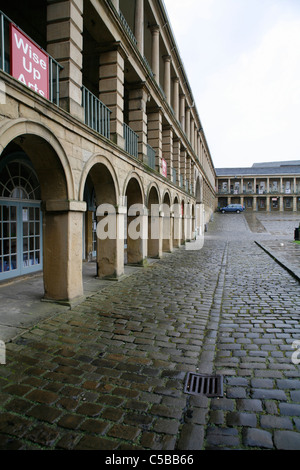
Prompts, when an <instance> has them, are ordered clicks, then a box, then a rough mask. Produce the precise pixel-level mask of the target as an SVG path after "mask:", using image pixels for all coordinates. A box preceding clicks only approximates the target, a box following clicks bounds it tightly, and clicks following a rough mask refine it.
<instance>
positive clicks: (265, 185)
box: [216, 160, 300, 212]
mask: <svg viewBox="0 0 300 470" xmlns="http://www.w3.org/2000/svg"><path fill="white" fill-rule="evenodd" d="M216 174H217V179H216V185H217V206H218V207H223V206H226V205H227V204H243V205H244V206H245V208H246V210H247V211H267V212H275V211H279V212H280V211H285V212H288V211H294V212H296V211H300V161H299V160H295V161H287V162H271V163H255V164H254V165H253V166H252V167H250V168H216Z"/></svg>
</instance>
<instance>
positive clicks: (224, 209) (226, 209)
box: [220, 204, 245, 214]
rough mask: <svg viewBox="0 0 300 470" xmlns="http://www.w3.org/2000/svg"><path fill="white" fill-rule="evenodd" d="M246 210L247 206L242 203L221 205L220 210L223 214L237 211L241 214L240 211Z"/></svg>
mask: <svg viewBox="0 0 300 470" xmlns="http://www.w3.org/2000/svg"><path fill="white" fill-rule="evenodd" d="M244 210H245V207H244V206H242V204H228V206H226V207H220V211H221V212H222V214H225V212H236V213H237V214H239V213H240V212H243V211H244Z"/></svg>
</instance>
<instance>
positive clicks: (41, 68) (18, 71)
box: [10, 23, 49, 99]
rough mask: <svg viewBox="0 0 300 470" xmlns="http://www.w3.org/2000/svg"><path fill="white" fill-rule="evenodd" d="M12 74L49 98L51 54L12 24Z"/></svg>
mask: <svg viewBox="0 0 300 470" xmlns="http://www.w3.org/2000/svg"><path fill="white" fill-rule="evenodd" d="M10 41H11V75H12V76H13V77H14V78H16V79H17V80H19V81H20V82H22V83H23V84H24V85H27V86H28V87H29V88H31V89H32V90H34V91H36V92H37V93H39V94H40V95H41V96H43V97H44V98H47V99H49V56H48V55H47V54H45V52H44V51H42V49H40V48H39V47H37V46H36V45H35V44H34V43H33V42H32V41H31V40H30V39H29V38H28V37H27V36H26V35H25V34H24V33H23V32H21V31H20V30H19V29H18V28H17V27H16V26H15V25H13V24H12V23H11V24H10Z"/></svg>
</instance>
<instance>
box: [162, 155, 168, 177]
mask: <svg viewBox="0 0 300 470" xmlns="http://www.w3.org/2000/svg"><path fill="white" fill-rule="evenodd" d="M161 170H162V174H163V176H165V177H166V178H167V176H168V170H167V162H166V160H165V159H164V158H162V159H161Z"/></svg>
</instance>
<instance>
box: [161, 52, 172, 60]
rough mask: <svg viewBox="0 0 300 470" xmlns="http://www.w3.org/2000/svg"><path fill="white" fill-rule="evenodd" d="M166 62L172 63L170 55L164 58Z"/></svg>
mask: <svg viewBox="0 0 300 470" xmlns="http://www.w3.org/2000/svg"><path fill="white" fill-rule="evenodd" d="M162 58H163V60H164V62H171V59H172V57H171V56H170V55H168V54H166V55H163V56H162Z"/></svg>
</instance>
